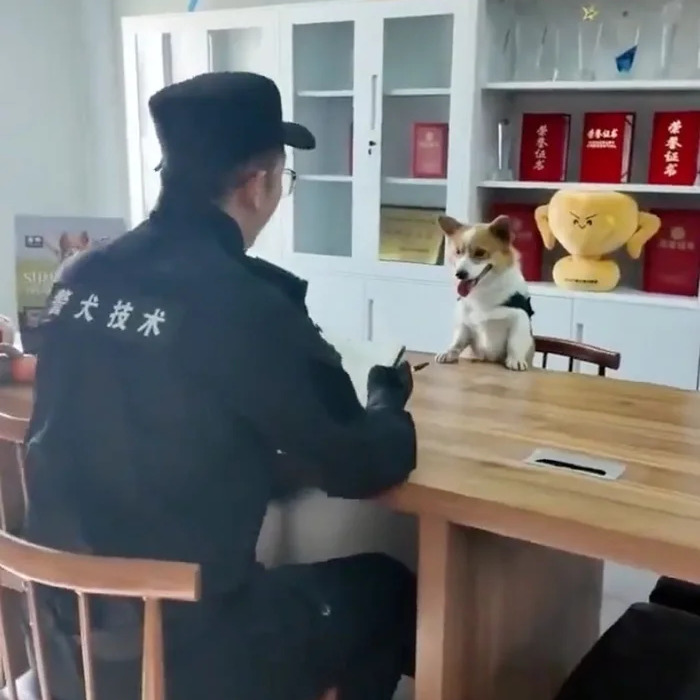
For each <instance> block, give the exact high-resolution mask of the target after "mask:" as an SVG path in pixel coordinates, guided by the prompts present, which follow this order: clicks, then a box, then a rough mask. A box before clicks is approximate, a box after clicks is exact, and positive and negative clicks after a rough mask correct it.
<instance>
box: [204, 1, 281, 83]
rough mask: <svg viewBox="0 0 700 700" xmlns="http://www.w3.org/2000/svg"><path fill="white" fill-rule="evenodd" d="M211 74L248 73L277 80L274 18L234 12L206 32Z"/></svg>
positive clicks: (260, 14) (264, 13)
mask: <svg viewBox="0 0 700 700" xmlns="http://www.w3.org/2000/svg"><path fill="white" fill-rule="evenodd" d="M207 42H208V49H209V67H210V70H212V71H250V72H251V73H260V74H262V75H266V76H267V77H269V78H272V79H273V80H277V79H278V75H277V74H278V56H279V41H278V34H277V22H276V17H273V16H272V15H271V14H270V13H269V12H266V11H265V10H263V11H256V10H251V11H246V10H236V11H235V12H234V13H231V15H230V17H229V16H227V17H226V18H225V19H224V20H221V21H219V22H218V24H217V26H210V27H209V28H208V30H207Z"/></svg>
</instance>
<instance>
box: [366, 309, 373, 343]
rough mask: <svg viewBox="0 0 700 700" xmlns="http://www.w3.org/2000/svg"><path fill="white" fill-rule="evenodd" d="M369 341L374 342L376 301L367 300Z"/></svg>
mask: <svg viewBox="0 0 700 700" xmlns="http://www.w3.org/2000/svg"><path fill="white" fill-rule="evenodd" d="M367 340H374V299H367Z"/></svg>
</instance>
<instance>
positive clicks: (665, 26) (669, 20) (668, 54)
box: [656, 0, 683, 79]
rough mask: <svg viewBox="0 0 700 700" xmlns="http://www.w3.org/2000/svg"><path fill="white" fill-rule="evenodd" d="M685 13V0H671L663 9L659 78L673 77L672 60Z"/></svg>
mask: <svg viewBox="0 0 700 700" xmlns="http://www.w3.org/2000/svg"><path fill="white" fill-rule="evenodd" d="M682 14H683V0H669V2H667V3H666V4H665V5H664V6H663V9H662V10H661V22H662V24H661V36H660V42H659V62H658V65H657V71H656V73H657V75H656V77H657V78H661V79H665V78H669V77H671V73H672V71H673V68H672V62H673V59H674V57H675V49H676V37H677V34H678V28H679V26H680V23H681V16H682Z"/></svg>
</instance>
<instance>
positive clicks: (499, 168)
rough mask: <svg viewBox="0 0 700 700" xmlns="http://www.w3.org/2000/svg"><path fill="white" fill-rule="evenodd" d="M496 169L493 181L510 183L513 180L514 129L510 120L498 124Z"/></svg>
mask: <svg viewBox="0 0 700 700" xmlns="http://www.w3.org/2000/svg"><path fill="white" fill-rule="evenodd" d="M496 139H497V143H496V157H497V161H496V169H495V171H494V173H493V178H492V179H493V180H500V181H510V180H512V179H513V170H512V169H511V166H510V159H511V151H512V143H513V139H512V127H511V123H510V120H509V119H501V120H500V121H499V122H498V126H497V132H496Z"/></svg>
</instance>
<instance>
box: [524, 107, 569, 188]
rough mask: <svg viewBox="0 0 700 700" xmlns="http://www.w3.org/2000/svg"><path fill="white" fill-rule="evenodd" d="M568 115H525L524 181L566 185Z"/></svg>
mask: <svg viewBox="0 0 700 700" xmlns="http://www.w3.org/2000/svg"><path fill="white" fill-rule="evenodd" d="M570 122H571V117H570V116H569V115H568V114H523V126H522V131H521V138H520V179H521V180H528V181H533V180H534V181H539V182H563V181H564V180H565V179H566V163H567V157H568V152H569V124H570Z"/></svg>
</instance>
